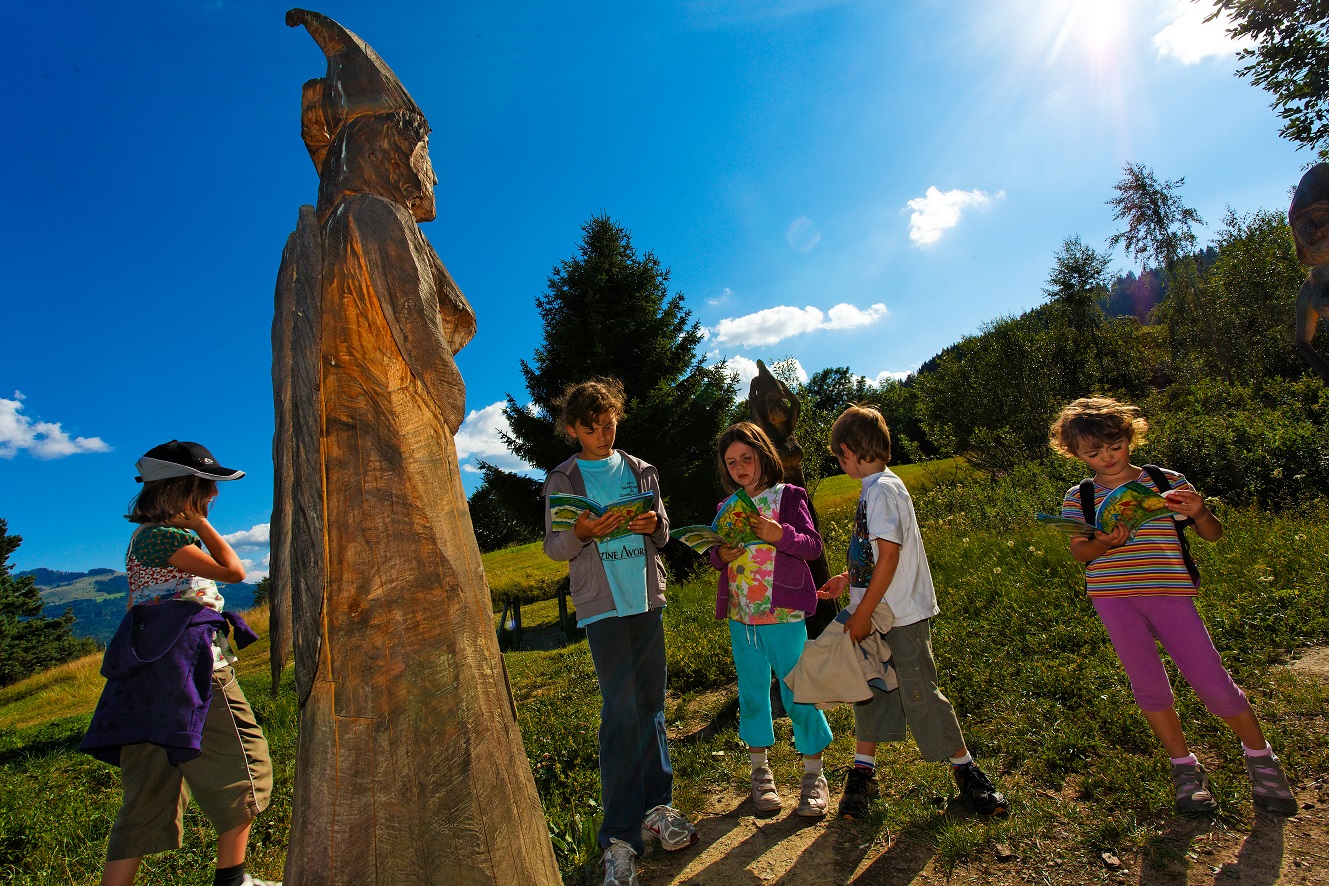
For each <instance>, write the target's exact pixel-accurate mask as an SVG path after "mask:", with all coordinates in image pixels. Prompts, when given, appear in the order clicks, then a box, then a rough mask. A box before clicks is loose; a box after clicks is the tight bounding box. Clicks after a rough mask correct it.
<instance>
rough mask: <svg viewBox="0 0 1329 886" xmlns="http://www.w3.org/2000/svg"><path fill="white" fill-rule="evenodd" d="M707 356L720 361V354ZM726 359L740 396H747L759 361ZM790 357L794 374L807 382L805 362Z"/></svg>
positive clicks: (714, 360) (740, 358)
mask: <svg viewBox="0 0 1329 886" xmlns="http://www.w3.org/2000/svg"><path fill="white" fill-rule="evenodd" d="M707 356H709V357H711V358H712V360H713V362H715V363H718V362H720V356H719V355H718V354H708V355H707ZM724 359H725V368H726V369H728V370H729V373H730V375H732V376H734V380H735V382H736V383H737V385H738V396H739V397H746V396H747V395H748V388H750V387H751V386H752V380H753V379H754V378H756V377H757V361H756V360H749V359H748V358H747V357H726V358H724ZM789 359H791V360H793V361H794V376H795V377H796V378H797V379H798V380H799V381H800V382H802V383H804V384H806V383H807V380H808V373H807V370H806V369H804V368H803V364H802V363H799V362H798V359H797V358H794V357H790V358H789ZM768 368H769V367H768Z"/></svg>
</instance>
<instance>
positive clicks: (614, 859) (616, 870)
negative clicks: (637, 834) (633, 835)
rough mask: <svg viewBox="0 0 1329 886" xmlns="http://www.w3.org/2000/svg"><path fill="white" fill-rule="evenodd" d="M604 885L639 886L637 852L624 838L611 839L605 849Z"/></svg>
mask: <svg viewBox="0 0 1329 886" xmlns="http://www.w3.org/2000/svg"><path fill="white" fill-rule="evenodd" d="M604 862H605V882H604V886H638V884H637V853H636V852H634V851H633V849H632V847H631V846H629V845H628V844H627V843H624V842H623V841H622V840H610V841H609V848H608V849H606V850H605V855H604Z"/></svg>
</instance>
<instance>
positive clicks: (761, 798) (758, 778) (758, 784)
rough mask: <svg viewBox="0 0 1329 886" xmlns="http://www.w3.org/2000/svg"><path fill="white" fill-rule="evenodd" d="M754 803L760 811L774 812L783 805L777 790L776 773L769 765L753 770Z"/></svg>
mask: <svg viewBox="0 0 1329 886" xmlns="http://www.w3.org/2000/svg"><path fill="white" fill-rule="evenodd" d="M752 805H753V806H756V807H757V811H758V812H774V811H775V810H777V809H779V808H780V807H781V805H782V804H781V802H780V795H779V794H778V793H776V791H775V774H774V773H773V772H771V768H770V767H769V766H758V767H757V768H756V769H754V770H752Z"/></svg>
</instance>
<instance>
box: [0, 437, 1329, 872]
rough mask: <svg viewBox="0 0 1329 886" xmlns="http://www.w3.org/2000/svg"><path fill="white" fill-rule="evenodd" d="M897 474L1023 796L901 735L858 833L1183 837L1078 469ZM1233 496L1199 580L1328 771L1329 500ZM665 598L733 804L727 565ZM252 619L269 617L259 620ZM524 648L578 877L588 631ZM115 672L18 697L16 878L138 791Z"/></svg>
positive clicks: (1038, 858) (11, 715)
mask: <svg viewBox="0 0 1329 886" xmlns="http://www.w3.org/2000/svg"><path fill="white" fill-rule="evenodd" d="M900 473H901V475H902V476H904V478H905V480H906V482H907V483H908V484H909V486H910V488H911V490H912V491H913V493H914V496H915V499H916V504H917V508H918V512H919V517H920V525H921V527H922V529H923V533H924V539H925V543H926V545H927V549H928V554H929V558H930V560H931V563H932V568H933V572H934V575H935V578H936V583H937V587H938V593H939V596H940V598H941V607H942V614H941V615H940V616H939V617H938V618H937V619H935V620H934V624H933V638H934V647H935V650H936V656H937V661H938V665H939V668H940V671H941V674H942V683H943V687H944V689H945V691H946V693H947V695H948V696H949V697H950V698H951V699H952V700H953V701H954V702H955V704H956V707H957V710H958V712H959V714H960V717H961V722H962V724H963V726H964V729H965V732H966V738H967V739H968V741H969V743H970V745H971V747H972V748H973V749H974V751H975V753H976V755H978V756H979V757H980V759H981V760H982V761H983V762H984V764H985V766H987V768H988V769H989V771H990V772H992V773H993V774H994V775H995V776H996V777H997V778H998V780H999V782H1000V784H1001V786H1002V788H1003V789H1004V790H1006V792H1007V793H1008V795H1009V796H1010V797H1011V799H1012V802H1013V805H1014V809H1013V814H1012V815H1011V817H1010V818H1009V819H1007V820H1005V821H996V822H987V821H982V820H978V819H976V818H974V817H972V816H969V815H966V814H964V813H963V812H962V811H959V810H953V809H952V808H951V807H949V806H948V805H947V803H946V798H948V797H950V796H952V794H953V788H952V786H951V785H950V783H949V776H948V774H947V772H946V770H945V767H942V766H938V765H936V764H925V763H922V762H920V761H919V760H918V757H917V752H916V751H914V750H913V747H912V745H911V744H905V745H903V746H899V747H887V748H883V749H882V750H881V752H880V753H879V764H880V772H881V781H882V789H883V795H884V797H885V802H884V803H882V804H880V807H879V809H878V810H877V811H876V812H875V813H874V815H873V816H870V817H869V818H868V819H867V820H864V821H861V822H858V823H857V824H856V825H855V826H856V827H859V828H861V829H862V831H863V841H864V842H865V843H866V842H870V841H873V840H876V839H878V838H879V837H880V836H882V835H883V834H887V833H889V834H892V835H898V834H902V833H903V834H905V835H906V836H908V837H909V838H911V839H913V840H916V841H919V842H922V843H923V844H925V845H927V846H929V847H930V848H931V851H932V853H933V856H934V857H935V858H936V859H938V860H939V861H940V862H942V863H943V865H946V866H949V865H964V864H966V863H967V862H969V861H971V860H975V859H978V858H980V857H990V855H991V847H992V846H993V845H995V844H997V843H1003V844H1006V845H1009V846H1010V847H1012V849H1013V850H1014V851H1015V852H1016V853H1018V854H1019V856H1020V857H1021V859H1023V863H1024V864H1026V865H1028V866H1029V869H1030V870H1045V869H1047V868H1046V867H1043V865H1044V863H1045V862H1046V861H1047V860H1048V859H1050V858H1052V857H1054V856H1060V855H1061V854H1063V853H1067V852H1069V853H1079V854H1081V855H1082V856H1084V857H1096V855H1097V853H1098V852H1101V851H1105V850H1114V851H1130V850H1132V849H1134V850H1140V849H1143V850H1145V851H1147V852H1151V853H1164V854H1165V853H1167V852H1169V851H1173V850H1172V849H1170V848H1169V847H1171V846H1172V845H1173V843H1171V842H1169V836H1168V835H1169V834H1170V833H1171V830H1170V829H1171V827H1172V825H1171V821H1172V819H1171V802H1170V783H1169V780H1168V772H1167V761H1166V758H1165V757H1164V756H1163V755H1162V752H1161V751H1160V750H1159V749H1158V747H1157V745H1156V743H1155V742H1154V740H1153V738H1152V736H1151V734H1150V733H1149V731H1148V727H1147V725H1146V724H1145V723H1144V721H1143V719H1142V718H1141V717H1140V715H1139V713H1138V711H1137V710H1136V708H1135V706H1134V703H1133V700H1132V698H1131V695H1130V690H1129V687H1128V685H1127V684H1126V680H1125V678H1124V676H1123V675H1122V673H1121V669H1120V666H1119V664H1118V663H1117V662H1116V659H1115V656H1114V654H1113V652H1112V649H1111V647H1110V645H1109V644H1108V642H1107V639H1106V636H1105V635H1104V633H1103V631H1102V628H1101V626H1100V625H1099V623H1098V621H1097V619H1096V617H1095V616H1094V613H1093V611H1092V609H1091V608H1090V606H1089V605H1088V603H1087V601H1086V600H1085V599H1084V596H1083V573H1082V570H1081V568H1080V566H1079V565H1078V564H1076V563H1075V562H1074V561H1072V560H1071V559H1070V557H1069V554H1068V553H1067V551H1066V545H1065V541H1064V540H1063V539H1062V538H1061V537H1060V536H1058V535H1056V534H1054V533H1053V532H1051V531H1048V530H1044V529H1041V528H1039V527H1038V526H1037V524H1036V523H1035V522H1034V521H1033V519H1032V516H1031V512H1032V511H1033V510H1034V508H1035V507H1037V508H1041V509H1044V510H1046V509H1048V508H1050V507H1052V506H1054V505H1055V504H1056V502H1057V501H1059V499H1060V495H1061V492H1062V490H1063V489H1064V488H1065V485H1066V484H1065V483H1064V482H1063V481H1060V480H1056V479H1050V478H1047V477H1043V476H1039V475H1037V474H1034V473H1031V472H1025V473H1020V474H1016V475H1011V476H1006V477H1003V478H1000V479H987V478H984V477H982V476H980V475H977V474H975V473H974V472H972V471H969V470H967V469H965V468H964V467H963V466H962V465H959V464H956V463H948V464H945V465H941V464H932V465H920V466H910V467H909V468H903V469H901V471H900ZM856 498H857V484H856V483H853V481H849V480H847V479H841V478H831V479H828V480H826V481H824V482H823V483H822V484H821V485H820V487H819V488H818V490H817V504H818V507H819V509H820V510H821V513H822V516H823V521H824V523H825V534H826V536H827V538H828V548H829V551H830V554H831V566H832V568H833V569H838V568H841V566H842V563H843V551H844V545H843V539H844V537H845V536H846V535H847V529H848V522H849V519H850V516H851V514H852V506H853V503H854V501H855V499H856ZM1218 507H1219V512H1220V515H1221V517H1222V519H1223V520H1224V522H1225V524H1226V525H1227V530H1228V531H1227V534H1226V536H1225V537H1224V538H1223V539H1222V541H1220V542H1219V543H1218V544H1213V545H1210V544H1204V543H1197V544H1196V545H1194V549H1195V552H1196V556H1197V559H1198V560H1199V564H1200V568H1201V570H1202V572H1203V574H1204V592H1203V595H1202V596H1201V598H1200V602H1199V605H1200V608H1201V611H1202V613H1203V614H1204V616H1205V618H1206V620H1207V622H1208V625H1209V627H1210V630H1211V633H1212V634H1213V636H1214V638H1215V641H1216V642H1217V645H1218V647H1219V649H1220V650H1222V651H1223V653H1224V657H1225V661H1226V663H1227V665H1228V666H1229V668H1230V669H1231V670H1232V671H1233V674H1234V676H1235V677H1236V679H1237V681H1238V683H1240V684H1241V685H1242V686H1243V687H1244V688H1245V689H1246V691H1247V693H1248V694H1249V695H1250V697H1251V699H1252V701H1253V703H1254V704H1255V706H1256V708H1257V710H1258V712H1259V713H1260V716H1261V717H1262V719H1263V720H1264V721H1265V723H1266V726H1267V727H1268V731H1269V733H1270V736H1271V739H1272V741H1273V742H1274V744H1275V746H1276V747H1277V748H1278V749H1279V753H1280V755H1281V756H1282V757H1283V760H1284V762H1285V764H1286V765H1287V768H1288V771H1289V774H1290V775H1291V776H1292V777H1293V779H1294V781H1301V782H1303V783H1304V782H1305V781H1308V780H1312V779H1317V778H1324V777H1325V776H1326V775H1329V727H1326V723H1325V710H1326V704H1327V703H1329V694H1327V693H1326V691H1325V688H1324V686H1323V684H1321V683H1317V682H1310V681H1307V680H1303V679H1300V678H1298V677H1296V676H1294V675H1293V674H1292V673H1290V672H1288V671H1286V670H1285V669H1282V668H1278V667H1276V664H1277V663H1278V662H1280V661H1281V660H1283V659H1285V658H1286V656H1287V655H1288V654H1289V653H1291V652H1293V651H1296V650H1299V649H1302V648H1305V647H1307V646H1310V645H1317V644H1323V643H1325V642H1326V641H1329V581H1326V575H1329V557H1327V556H1326V553H1325V552H1327V551H1329V502H1325V501H1320V502H1316V503H1312V504H1310V505H1309V506H1307V507H1306V508H1304V509H1301V510H1298V511H1295V512H1290V513H1288V514H1284V515H1271V514H1268V513H1264V512H1260V511H1254V510H1237V509H1229V508H1225V507H1223V506H1221V505H1219V506H1218ZM525 550H526V553H523V549H512V550H511V551H505V552H500V553H501V554H503V555H505V557H506V561H507V562H505V563H504V564H503V566H502V569H492V571H491V576H492V575H498V574H507V575H515V574H518V573H519V571H520V570H521V569H523V568H525V565H529V566H530V567H531V568H532V569H533V570H535V574H538V572H539V569H540V566H539V564H538V563H535V562H530V563H529V564H526V563H525V560H526V559H528V558H540V557H541V555H540V553H539V549H538V546H534V547H528V548H527V549H525ZM493 556H495V555H489V556H488V557H486V569H487V570H491V560H490V558H491V557H493ZM669 599H670V603H669V606H668V608H667V609H666V611H665V617H666V632H667V633H666V643H667V654H668V658H669V670H670V690H671V696H670V702H669V707H668V711H667V715H668V717H669V722H670V727H671V731H672V732H673V733H674V735H675V739H674V742H673V752H674V765H675V770H676V774H677V793H676V802H677V803H678V805H680V806H681V807H683V808H684V809H685V810H694V811H695V810H698V809H701V808H705V806H706V804H707V803H709V802H710V800H711V798H712V797H714V796H717V795H719V796H733V797H735V800H734V802H735V803H736V802H737V800H738V798H739V797H741V796H742V795H743V794H744V793H745V792H746V790H747V771H746V770H747V759H746V754H745V753H744V752H743V745H742V743H741V742H740V741H739V740H738V736H737V728H736V715H735V706H734V702H733V700H732V694H731V691H730V690H729V689H728V688H727V687H728V686H729V684H730V683H731V682H732V680H733V664H732V661H731V659H730V654H729V649H728V640H727V635H726V633H725V632H724V630H723V627H722V626H721V625H720V624H718V623H717V622H716V621H715V620H714V618H713V607H714V580H713V577H712V576H710V575H702V576H700V577H698V578H697V579H695V580H691V581H685V582H675V583H673V584H672V585H671V589H670V596H669ZM540 605H543V606H549V605H552V604H540ZM254 621H255V623H256V626H258V627H260V628H261V629H263V628H265V626H266V622H265V619H264V618H263V617H262V615H261V614H259V615H258V617H256V618H255V620H254ZM506 659H507V664H508V669H509V673H510V676H511V680H512V686H513V692H514V695H515V696H516V699H517V705H518V717H519V721H520V725H521V728H522V734H523V736H524V738H525V741H526V748H527V752H528V755H529V757H530V759H531V764H532V771H533V773H534V775H535V779H536V783H537V786H538V788H539V790H540V794H541V798H542V800H543V802H544V806H545V810H546V814H547V817H548V819H549V822H550V828H551V835H552V836H553V838H554V844H555V849H556V852H557V854H558V856H559V859H560V863H561V864H562V866H563V868H564V870H565V873H566V874H567V875H568V879H569V881H570V882H571V881H576V882H581V881H583V878H584V877H585V875H586V874H585V871H584V870H583V869H582V865H583V864H585V863H586V862H588V861H593V860H594V859H595V858H596V857H598V852H596V851H594V850H593V849H592V848H590V847H589V845H588V837H587V835H588V834H593V830H594V827H595V818H596V811H597V810H596V807H595V805H594V804H595V801H596V800H597V799H598V795H599V783H598V772H597V768H596V739H595V732H596V728H597V725H598V717H599V704H600V702H599V698H598V695H597V694H596V693H594V692H587V691H586V687H587V686H589V685H593V682H594V669H593V668H592V666H591V662H590V657H589V654H588V652H587V648H586V644H585V642H581V643H577V644H574V645H572V646H569V647H566V648H564V649H559V650H555V651H550V652H518V653H510V654H508V655H507V656H506ZM96 668H97V661H96V659H95V657H94V658H91V659H86V660H84V661H82V662H76V663H72V664H70V665H66V666H65V667H63V668H60V669H57V670H55V671H52V672H50V673H49V674H43V675H39V676H37V677H34V678H32V679H31V680H29V681H26V682H24V683H22V684H19V685H17V686H13V687H9V688H7V689H4V690H0V882H13V883H16V884H55V883H60V884H70V883H73V884H90V883H95V882H96V875H97V871H98V870H99V865H100V858H101V853H102V851H103V847H104V844H105V837H106V831H107V828H108V827H109V824H110V821H111V818H112V817H113V815H114V813H115V809H116V806H117V804H118V799H119V792H118V778H117V775H116V772H115V770H114V769H112V768H111V767H108V766H105V765H103V764H100V763H96V762H95V761H93V760H91V759H90V758H88V757H85V756H82V755H80V754H79V753H78V752H77V751H76V747H77V743H78V740H79V738H80V737H81V733H82V730H83V729H84V728H85V726H86V723H87V719H88V715H89V712H90V709H91V706H92V704H93V702H94V700H95V697H96V695H97V692H98V691H99V686H100V680H99V678H98V677H97V676H96ZM266 668H267V657H266V654H265V650H264V648H263V646H262V645H260V646H256V647H251V649H250V650H247V651H246V652H245V653H243V654H242V665H241V681H242V684H243V685H244V688H245V691H246V693H247V694H248V696H249V698H250V700H251V702H252V703H253V704H254V706H255V709H256V710H257V711H258V713H259V717H260V719H261V721H262V722H263V725H264V729H265V730H266V731H267V734H268V737H269V741H270V742H271V744H272V746H273V750H274V759H275V760H276V763H277V767H278V771H277V784H278V788H277V798H276V800H275V801H274V804H273V807H272V808H271V809H270V810H269V812H268V813H267V814H265V815H264V816H263V818H261V819H260V821H259V824H258V825H257V826H256V828H255V836H254V840H253V855H252V857H253V859H254V869H255V870H256V872H257V873H259V874H260V875H269V876H277V875H279V874H280V872H281V863H282V857H283V854H282V853H283V848H282V847H283V845H284V841H285V835H286V833H287V830H288V828H289V822H290V793H291V773H292V769H293V766H294V754H295V720H296V712H295V709H294V708H295V705H294V702H293V698H292V692H291V687H290V676H289V671H288V676H287V681H286V685H284V686H283V687H282V689H281V690H280V691H279V692H278V693H277V694H276V695H274V694H273V693H271V692H270V691H269V689H268V687H267V682H268V681H267V679H266V676H265V672H266ZM1178 698H1179V706H1180V710H1181V713H1182V718H1183V720H1184V722H1185V723H1186V724H1187V732H1188V736H1189V737H1190V738H1191V739H1192V743H1193V744H1194V746H1195V747H1196V749H1197V753H1199V755H1200V756H1201V758H1202V759H1203V760H1204V761H1205V763H1206V765H1208V766H1209V768H1210V771H1211V772H1212V773H1213V776H1214V783H1215V790H1216V793H1217V795H1218V799H1219V802H1220V804H1221V812H1220V816H1219V818H1218V826H1219V827H1237V826H1244V825H1247V824H1248V823H1249V821H1250V819H1251V808H1250V803H1249V799H1248V787H1247V783H1246V780H1245V773H1244V769H1243V767H1242V761H1241V755H1240V751H1239V749H1238V747H1237V743H1236V742H1235V740H1234V739H1233V738H1232V737H1231V734H1230V733H1227V732H1226V731H1225V730H1224V729H1223V727H1222V724H1221V723H1219V722H1218V721H1216V720H1214V719H1213V718H1212V717H1210V716H1209V715H1208V714H1207V713H1206V712H1205V711H1204V709H1203V706H1202V705H1201V704H1200V703H1199V702H1198V701H1197V700H1196V699H1195V697H1194V695H1193V694H1192V693H1191V692H1190V691H1189V689H1187V688H1186V687H1184V685H1180V684H1179V685H1178ZM830 720H831V725H832V729H833V730H834V731H835V735H836V739H835V742H834V744H833V745H832V746H831V748H830V749H828V751H827V755H826V758H827V762H828V765H829V766H830V767H834V768H833V769H832V771H831V774H830V778H831V787H832V792H833V793H834V794H837V795H838V793H839V791H840V789H841V787H842V784H843V772H842V770H841V769H839V767H840V766H842V765H843V764H844V763H845V762H846V761H847V760H848V759H849V758H850V756H851V755H852V713H851V711H850V710H849V709H848V708H843V707H842V708H839V709H837V710H835V711H832V712H830ZM702 726H706V727H708V728H704V729H703V728H701V727H702ZM772 761H773V764H774V768H775V770H776V775H777V780H778V781H779V782H780V785H781V788H782V790H783V791H785V792H786V793H788V792H792V791H795V790H796V784H797V779H798V775H799V770H800V767H799V764H798V760H797V757H796V755H795V754H794V752H793V750H792V748H791V747H790V738H789V726H788V722H787V721H783V722H782V723H781V724H780V725H778V726H777V745H776V748H775V750H774V751H773V752H772ZM34 797H40V798H42V800H43V801H42V802H40V803H33V802H32V799H33V798H34ZM187 831H188V834H187V845H186V848H185V850H183V851H182V852H178V853H168V854H167V855H163V856H158V857H156V858H154V859H151V860H150V861H149V863H148V866H147V867H146V868H145V873H144V874H143V875H142V876H141V877H140V881H139V882H140V883H150V884H168V883H169V884H198V886H206V884H207V883H209V882H210V876H211V875H210V856H211V851H212V845H213V844H212V839H213V838H212V835H211V833H210V829H209V828H208V826H207V825H206V823H205V822H204V821H203V820H202V819H201V818H200V817H199V816H198V815H197V813H195V812H193V811H192V810H191V812H190V817H189V819H188V821H187ZM589 842H590V843H593V838H592V839H590V840H589Z"/></svg>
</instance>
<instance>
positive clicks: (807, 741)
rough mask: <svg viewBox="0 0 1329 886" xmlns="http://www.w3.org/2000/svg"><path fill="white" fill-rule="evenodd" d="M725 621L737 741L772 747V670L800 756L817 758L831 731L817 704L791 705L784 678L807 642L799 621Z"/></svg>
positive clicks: (773, 729)
mask: <svg viewBox="0 0 1329 886" xmlns="http://www.w3.org/2000/svg"><path fill="white" fill-rule="evenodd" d="M728 621H729V646H730V648H731V649H732V650H733V651H734V670H736V671H737V672H738V737H739V738H741V739H742V740H743V741H745V742H746V743H747V745H748V747H753V748H768V747H770V746H771V745H773V744H775V723H774V721H773V720H772V719H771V671H772V670H774V671H775V675H776V676H777V677H779V678H780V698H781V700H782V701H783V702H784V709H785V710H786V711H788V712H789V719H791V720H793V721H794V747H795V748H797V749H798V752H799V753H800V754H802V755H803V756H805V757H811V756H813V755H815V754H820V753H821V752H822V751H823V750H825V749H826V746H827V745H829V744H830V743H831V727H830V726H828V725H827V724H826V715H825V714H823V713H822V712H821V711H819V710H817V707H816V705H810V704H796V703H795V702H794V694H793V693H792V692H791V691H790V690H789V687H788V686H786V685H785V682H784V677H785V675H786V674H788V673H789V672H790V671H792V670H793V669H794V665H796V664H797V663H798V657H799V656H800V655H802V654H803V644H804V643H806V642H807V640H808V631H807V628H805V627H804V626H803V622H801V621H791V622H786V623H785V624H775V625H745V624H742V623H741V622H737V621H734V620H733V619H728Z"/></svg>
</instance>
